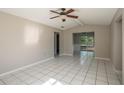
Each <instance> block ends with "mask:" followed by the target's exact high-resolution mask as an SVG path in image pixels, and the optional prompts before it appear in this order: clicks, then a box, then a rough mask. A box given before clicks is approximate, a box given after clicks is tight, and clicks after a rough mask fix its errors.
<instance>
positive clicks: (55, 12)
mask: <svg viewBox="0 0 124 93" xmlns="http://www.w3.org/2000/svg"><path fill="white" fill-rule="evenodd" d="M50 12H53V13H56V14H60V13H59V12H56V11H53V10H50Z"/></svg>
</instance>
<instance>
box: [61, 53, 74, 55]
mask: <svg viewBox="0 0 124 93" xmlns="http://www.w3.org/2000/svg"><path fill="white" fill-rule="evenodd" d="M60 56H73V54H67V53H63V54H61V55H60Z"/></svg>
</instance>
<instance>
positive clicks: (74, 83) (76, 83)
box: [70, 79, 82, 85]
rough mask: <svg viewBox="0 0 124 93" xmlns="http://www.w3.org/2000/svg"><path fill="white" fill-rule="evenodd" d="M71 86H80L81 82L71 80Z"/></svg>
mask: <svg viewBox="0 0 124 93" xmlns="http://www.w3.org/2000/svg"><path fill="white" fill-rule="evenodd" d="M70 84H71V85H81V84H82V81H81V80H75V79H74V80H72V81H71V83H70Z"/></svg>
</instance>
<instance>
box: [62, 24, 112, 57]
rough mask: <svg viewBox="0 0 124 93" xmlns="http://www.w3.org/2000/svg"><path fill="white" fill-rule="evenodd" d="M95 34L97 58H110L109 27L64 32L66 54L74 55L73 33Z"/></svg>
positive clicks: (87, 27) (88, 27)
mask: <svg viewBox="0 0 124 93" xmlns="http://www.w3.org/2000/svg"><path fill="white" fill-rule="evenodd" d="M88 31H89V32H91V31H93V32H95V52H96V57H101V58H110V28H109V26H90V25H85V26H82V27H77V28H73V29H70V30H66V31H63V37H64V40H63V41H64V51H63V52H64V53H65V54H73V37H72V33H78V32H88Z"/></svg>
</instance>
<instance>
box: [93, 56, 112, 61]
mask: <svg viewBox="0 0 124 93" xmlns="http://www.w3.org/2000/svg"><path fill="white" fill-rule="evenodd" d="M95 59H100V60H106V61H110V58H102V57H95Z"/></svg>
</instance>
